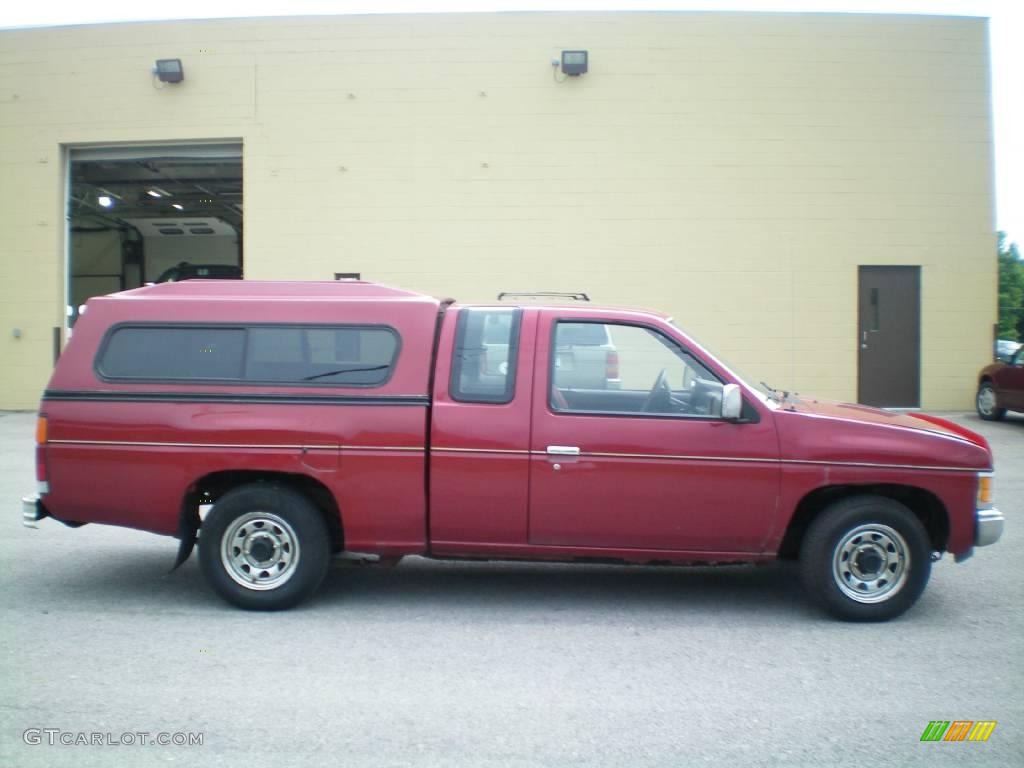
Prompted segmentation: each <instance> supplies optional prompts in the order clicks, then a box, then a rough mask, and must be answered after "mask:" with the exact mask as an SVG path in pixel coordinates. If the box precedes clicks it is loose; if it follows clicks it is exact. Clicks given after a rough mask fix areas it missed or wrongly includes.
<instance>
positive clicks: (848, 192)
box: [0, 13, 996, 409]
mask: <svg viewBox="0 0 1024 768" xmlns="http://www.w3.org/2000/svg"><path fill="white" fill-rule="evenodd" d="M563 48H586V49H588V50H589V51H590V72H589V73H588V74H587V75H584V76H583V77H580V78H572V79H568V80H567V81H566V82H562V83H556V82H554V80H553V78H552V68H551V65H550V60H551V58H552V56H557V54H558V52H559V51H560V50H562V49H563ZM167 57H180V58H181V59H182V60H183V62H184V68H185V76H186V80H185V82H184V83H183V84H182V85H180V86H167V87H166V88H164V89H162V90H156V89H154V88H153V87H152V84H151V81H150V76H149V73H148V70H149V67H150V66H151V65H152V63H153V61H154V60H155V59H157V58H167ZM217 139H234V140H237V139H241V140H242V142H243V144H244V175H245V179H244V187H245V266H246V275H247V277H251V278H290V279H325V278H328V279H329V278H330V277H331V276H332V275H333V273H334V272H361V273H362V274H363V276H364V277H365V278H368V279H375V280H381V281H384V282H390V283H393V284H397V285H401V286H404V287H408V288H413V289H420V290H423V291H427V292H431V293H435V294H442V295H453V296H456V297H458V298H460V299H464V300H474V299H485V300H488V299H492V298H493V297H494V296H495V294H496V293H497V292H498V291H501V290H510V289H517V290H527V289H549V290H585V291H587V292H589V293H590V294H591V296H592V297H593V298H594V299H595V300H596V301H600V302H603V303H616V304H639V305H643V306H651V307H655V308H658V309H662V310H665V311H668V312H670V313H672V314H673V315H674V316H675V317H676V318H677V320H678V321H679V323H680V324H681V325H683V326H685V327H688V328H689V329H690V330H692V331H693V332H694V333H695V334H696V335H697V336H698V337H699V338H700V339H702V340H703V341H704V342H705V343H707V344H708V345H710V346H711V347H713V348H716V349H718V350H719V351H721V352H722V353H723V354H724V355H725V356H726V357H728V358H730V359H731V360H733V361H734V362H736V363H737V364H738V365H739V366H740V367H742V368H745V369H747V370H749V371H751V372H752V373H756V374H758V377H759V378H764V379H766V380H768V381H770V382H773V383H775V384H776V385H777V386H784V387H786V388H793V389H796V390H798V391H801V392H814V393H816V394H819V395H821V396H828V397H835V398H842V399H852V398H855V397H856V379H857V345H856V342H857V316H856V310H857V267H858V265H861V264H903V265H906V264H912V265H921V267H922V369H921V373H922V401H923V405H924V406H925V407H926V408H931V409H958V408H967V407H969V406H970V404H971V399H972V392H973V386H974V376H975V374H976V371H977V369H978V368H979V367H980V366H981V365H983V364H984V363H985V362H987V360H988V359H989V358H990V348H991V331H992V324H993V323H994V322H995V315H996V312H995V296H996V272H995V269H996V262H995V258H994V255H993V254H994V249H995V244H994V234H993V214H992V209H993V199H992V147H991V122H990V98H989V82H988V50H987V30H986V22H985V21H984V20H981V19H971V18H944V17H926V16H892V15H887V16H877V15H846V14H844V15H828V14H812V15H798V14H797V15H794V14H739V13H737V14H731V13H730V14H725V13H722V14H717V13H583V14H562V13H558V14H495V15H490V14H487V15H451V16H353V17H334V18H295V19H261V20H229V21H205V22H173V23H160V24H128V25H103V26H95V27H78V28H73V27H69V28H58V29H36V30H17V31H2V32H0V226H2V229H0V231H2V232H3V233H4V246H3V249H2V255H0V356H2V365H0V407H7V408H31V407H34V405H35V404H36V402H37V399H38V396H39V392H40V390H41V388H42V387H43V386H44V384H45V381H46V377H47V375H48V372H49V364H50V355H51V347H50V334H51V330H50V329H51V328H52V326H54V325H56V324H59V323H60V322H61V317H62V306H63V298H62V291H63V287H62V286H63V269H64V267H63V237H64V235H63V227H64V223H63V210H62V201H63V174H64V162H65V150H64V147H66V146H78V145H88V144H97V143H100V144H109V143H121V142H143V143H145V142H175V141H184V140H206V141H208V140H217ZM14 327H18V328H21V329H22V332H23V335H22V338H20V339H14V338H12V335H11V329H12V328H14Z"/></svg>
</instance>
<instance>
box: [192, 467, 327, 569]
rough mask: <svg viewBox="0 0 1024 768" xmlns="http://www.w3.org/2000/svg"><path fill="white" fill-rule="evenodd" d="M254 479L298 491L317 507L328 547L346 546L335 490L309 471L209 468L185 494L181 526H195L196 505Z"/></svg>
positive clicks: (214, 498)
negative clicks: (223, 469)
mask: <svg viewBox="0 0 1024 768" xmlns="http://www.w3.org/2000/svg"><path fill="white" fill-rule="evenodd" d="M254 483H276V484H278V485H283V486H285V487H287V488H291V489H292V490H294V491H297V492H299V493H301V494H302V495H303V496H305V497H306V498H307V499H309V500H310V501H311V502H313V505H314V506H315V507H316V508H317V509H318V510H319V511H320V514H321V515H323V518H324V522H326V523H327V530H328V531H329V532H330V536H331V548H332V550H333V551H335V552H340V551H341V550H342V549H344V547H345V535H344V529H343V527H342V522H341V510H340V509H338V502H337V501H336V500H335V498H334V494H333V493H331V492H330V490H329V489H328V488H327V486H326V485H324V484H323V483H321V482H320V481H319V480H315V479H313V478H312V477H309V476H308V475H296V474H291V473H288V472H265V471H260V470H227V471H223V472H211V473H210V474H208V475H204V476H203V477H201V478H199V479H198V480H196V481H195V482H194V483H193V484H192V485H191V486H190V487H189V489H188V491H187V492H186V494H185V499H184V501H183V503H182V509H181V515H182V518H181V526H182V529H183V530H184V529H185V528H187V526H189V525H195V526H197V527H198V523H199V506H200V505H201V504H213V503H216V501H217V499H219V498H220V497H221V496H223V495H224V494H225V493H227V492H228V491H231V490H233V489H235V488H238V487H239V486H242V485H252V484H254Z"/></svg>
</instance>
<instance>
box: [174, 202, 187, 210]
mask: <svg viewBox="0 0 1024 768" xmlns="http://www.w3.org/2000/svg"><path fill="white" fill-rule="evenodd" d="M171 208H177V209H178V210H179V211H184V210H185V206H184V205H182V204H181V203H171Z"/></svg>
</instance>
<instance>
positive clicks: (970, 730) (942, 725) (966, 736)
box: [921, 720, 997, 741]
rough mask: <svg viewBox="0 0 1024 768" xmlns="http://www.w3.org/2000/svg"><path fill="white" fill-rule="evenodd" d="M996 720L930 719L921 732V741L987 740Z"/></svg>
mask: <svg viewBox="0 0 1024 768" xmlns="http://www.w3.org/2000/svg"><path fill="white" fill-rule="evenodd" d="M996 722H997V721H996V720H953V721H952V722H950V721H949V720H932V721H930V722H929V723H928V725H927V727H925V729H924V733H922V734H921V741H988V737H989V736H991V735H992V731H994V730H995V727H996Z"/></svg>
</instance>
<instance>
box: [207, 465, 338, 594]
mask: <svg viewBox="0 0 1024 768" xmlns="http://www.w3.org/2000/svg"><path fill="white" fill-rule="evenodd" d="M330 554H331V553H330V537H329V535H328V531H327V525H326V524H325V522H324V519H323V516H322V515H321V514H320V512H319V511H318V510H317V509H316V507H314V506H313V504H312V503H311V502H310V501H309V499H307V498H306V497H305V496H303V495H301V494H299V493H297V492H295V491H293V490H291V489H289V488H283V487H281V486H277V485H269V484H266V485H264V484H254V485H246V486H242V487H241V488H236V489H235V490H233V491H230V492H229V493H226V494H225V495H224V496H223V497H221V498H220V499H218V500H217V503H216V504H214V506H213V509H211V510H210V513H209V514H208V515H207V516H206V520H205V521H204V522H203V525H202V528H201V530H200V538H199V562H200V565H201V566H202V569H203V574H204V575H205V577H206V580H207V582H208V583H209V584H210V586H211V587H213V589H214V591H216V592H217V594H219V595H220V596H221V597H222V598H224V599H225V600H227V601H228V602H229V603H232V604H234V605H237V606H239V607H240V608H246V609H249V610H255V611H277V610H282V609H284V608H290V607H292V606H293V605H296V604H297V603H299V602H301V601H302V600H304V599H305V598H307V597H309V595H311V594H312V593H313V592H314V591H315V590H316V588H317V587H318V586H320V582H321V581H323V579H324V576H325V575H326V573H327V566H328V564H329V562H330Z"/></svg>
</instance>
